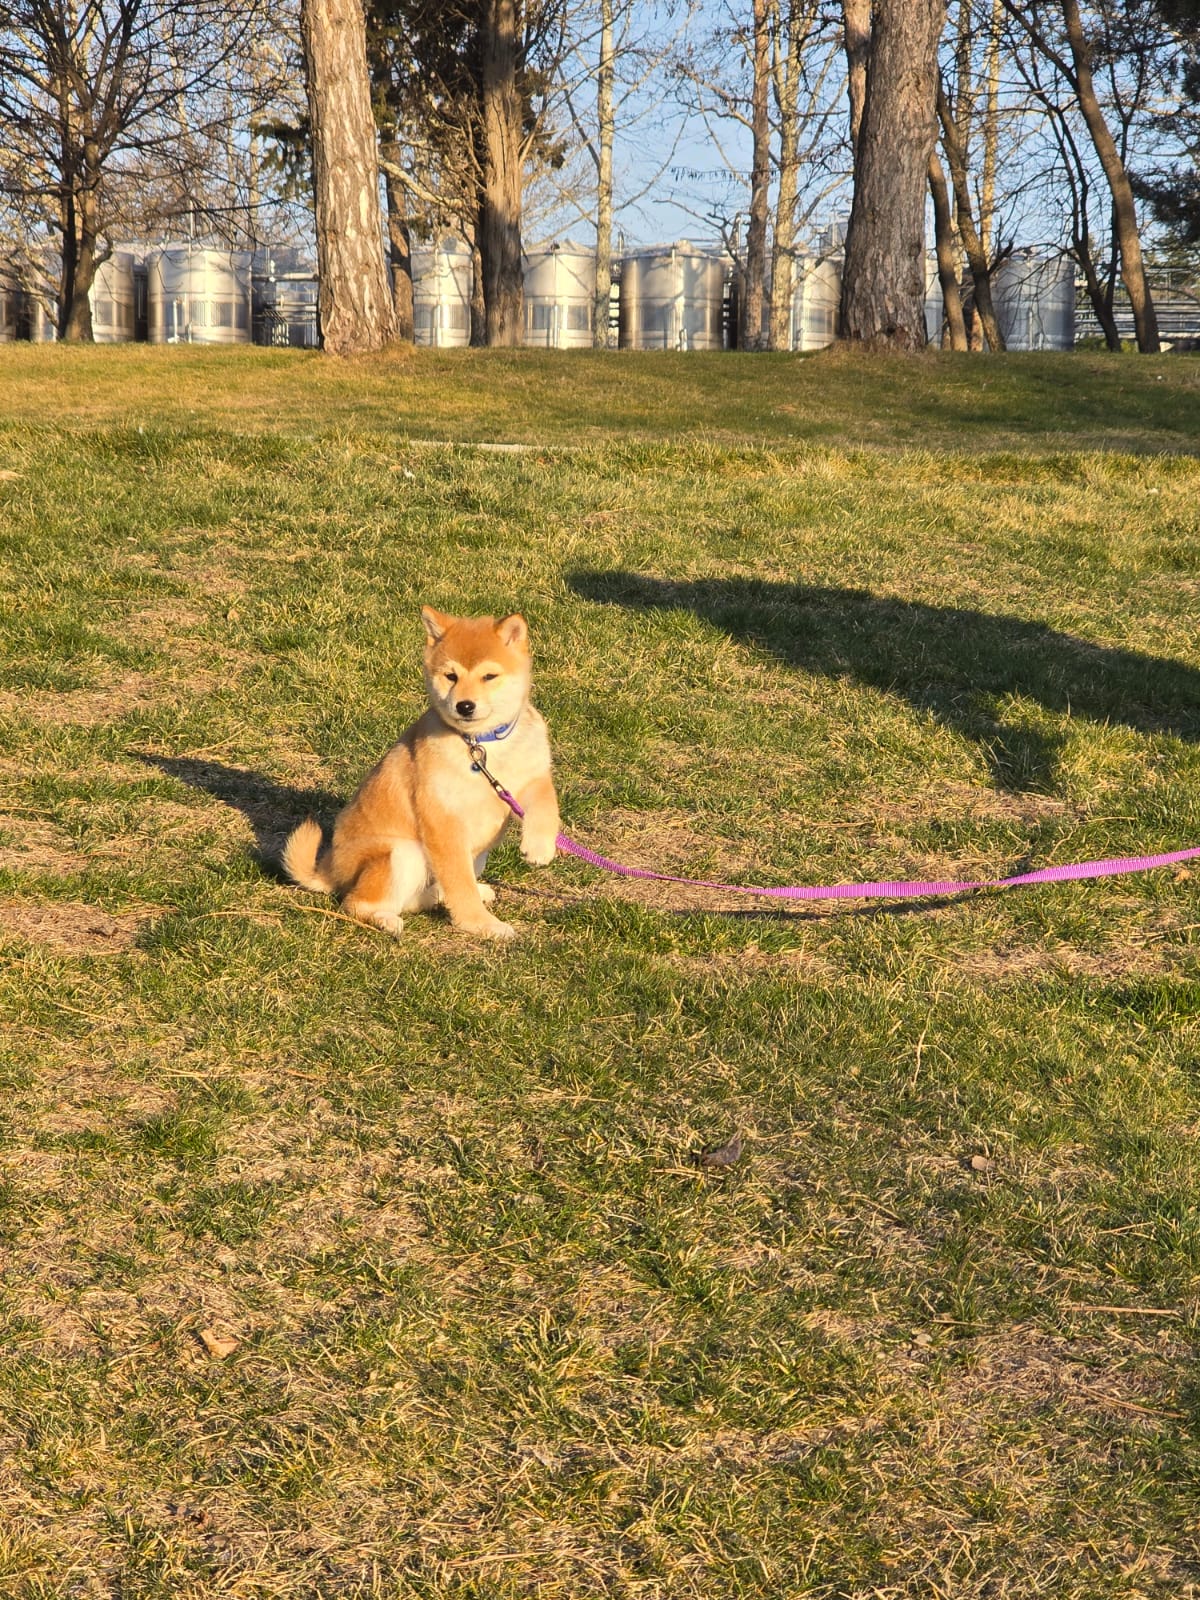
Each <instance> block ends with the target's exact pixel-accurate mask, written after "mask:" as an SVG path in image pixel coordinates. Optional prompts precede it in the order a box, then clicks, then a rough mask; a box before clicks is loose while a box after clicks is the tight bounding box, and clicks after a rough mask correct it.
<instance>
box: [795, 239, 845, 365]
mask: <svg viewBox="0 0 1200 1600" xmlns="http://www.w3.org/2000/svg"><path fill="white" fill-rule="evenodd" d="M841 300H842V264H841V261H840V260H837V261H835V260H831V259H828V258H827V259H825V260H823V261H822V260H818V259H817V258H816V257H814V256H801V257H799V259H798V260H797V262H796V278H795V287H794V289H793V290H792V328H791V340H790V346H791V348H792V349H793V350H824V349H825V348H826V346H827V345H831V344H832V343H833V342H834V340H835V339H836V338H837V319H838V307H839V306H840V304H841Z"/></svg>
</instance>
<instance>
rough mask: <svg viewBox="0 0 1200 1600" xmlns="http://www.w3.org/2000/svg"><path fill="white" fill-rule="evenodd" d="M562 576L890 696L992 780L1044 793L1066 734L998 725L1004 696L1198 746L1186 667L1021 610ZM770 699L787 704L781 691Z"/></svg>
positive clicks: (697, 582) (602, 595) (850, 592)
mask: <svg viewBox="0 0 1200 1600" xmlns="http://www.w3.org/2000/svg"><path fill="white" fill-rule="evenodd" d="M569 582H570V585H571V588H572V589H573V590H574V591H575V593H576V594H578V595H581V596H582V597H583V598H584V599H587V600H593V601H597V602H600V603H603V604H608V605H620V606H625V607H628V608H630V609H634V610H641V611H651V610H659V611H690V612H691V613H692V614H693V615H694V616H697V617H699V618H701V619H702V620H703V621H705V622H708V623H711V624H712V625H713V626H714V627H717V628H719V629H721V631H722V632H724V633H728V634H729V635H731V637H733V638H735V639H740V640H743V641H745V642H746V643H749V644H754V645H757V646H760V647H761V648H763V649H767V650H770V651H772V652H773V654H774V655H776V656H777V657H778V658H779V660H780V661H782V662H784V663H785V664H786V665H787V666H788V667H793V668H798V669H799V670H801V671H804V672H811V673H819V674H821V675H822V676H825V677H829V678H843V679H849V680H850V681H852V682H855V683H861V684H866V685H868V686H870V687H871V688H874V689H879V690H882V691H884V692H885V693H888V694H894V695H899V696H901V697H902V698H903V699H905V700H907V701H908V703H909V704H910V705H911V706H913V708H914V709H916V710H918V711H922V712H925V713H927V714H928V715H930V716H932V717H935V718H936V719H937V721H939V722H940V723H942V724H943V725H944V726H945V727H948V728H952V729H954V730H955V731H956V732H958V733H961V734H963V735H964V736H965V737H967V738H970V739H973V740H975V741H976V742H977V743H978V744H979V745H980V746H981V748H982V750H983V752H984V754H985V755H986V758H987V760H988V764H989V766H990V767H991V771H992V776H993V780H994V782H995V784H996V786H997V787H998V788H1000V789H1005V790H1009V791H1012V792H1020V791H1028V790H1041V791H1045V790H1048V789H1052V788H1053V786H1054V781H1055V776H1056V769H1057V765H1058V758H1059V753H1060V751H1061V748H1062V745H1063V742H1064V735H1063V733H1062V732H1061V731H1059V730H1055V729H1047V728H1043V727H1038V726H1035V725H1030V724H1022V723H1020V722H1017V721H1011V720H1010V721H1006V720H1005V719H1004V717H1003V713H1002V706H1001V704H1000V703H1001V702H1002V701H1003V700H1004V699H1006V698H1007V697H1009V696H1018V697H1021V698H1024V699H1029V700H1032V701H1034V702H1036V703H1037V704H1038V705H1040V706H1042V707H1044V708H1045V709H1046V710H1048V711H1053V712H1058V713H1066V714H1067V715H1069V716H1072V717H1085V718H1087V719H1088V720H1089V721H1092V722H1098V723H1112V724H1117V725H1120V726H1123V727H1127V728H1131V729H1133V730H1134V731H1135V732H1138V733H1166V734H1173V735H1175V736H1177V737H1178V738H1181V739H1185V740H1188V741H1189V742H1191V743H1197V742H1200V671H1197V669H1196V668H1194V667H1190V666H1187V665H1185V664H1183V663H1182V662H1178V661H1170V660H1167V659H1164V658H1162V657H1159V656H1151V655H1144V654H1142V653H1141V652H1139V651H1135V650H1123V649H1114V648H1111V647H1108V646H1101V645H1094V644H1090V643H1089V642H1088V641H1087V640H1084V639H1077V638H1074V637H1073V636H1072V635H1071V634H1067V633H1060V632H1058V631H1057V630H1056V629H1054V628H1050V627H1047V626H1046V625H1045V624H1044V623H1040V622H1028V621H1026V620H1025V619H1024V618H1021V617H1011V616H997V615H993V614H991V613H989V612H985V611H976V610H971V609H966V608H959V607H952V606H933V605H926V604H924V603H923V602H919V601H912V600H898V599H894V598H892V597H890V596H887V595H877V594H872V593H871V592H870V590H867V589H838V588H830V587H818V586H806V585H803V584H792V583H779V582H767V581H763V580H759V579H751V578H720V579H717V578H699V579H693V580H688V581H675V580H673V579H668V578H652V577H645V576H643V575H642V574H639V573H632V572H620V571H617V572H577V573H574V574H572V575H571V577H570V579H569ZM780 700H781V706H782V707H786V702H787V693H786V691H784V692H781V696H780Z"/></svg>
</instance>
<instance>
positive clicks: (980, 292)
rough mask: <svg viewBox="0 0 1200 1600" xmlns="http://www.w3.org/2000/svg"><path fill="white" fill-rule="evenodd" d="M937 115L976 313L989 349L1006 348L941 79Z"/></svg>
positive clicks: (963, 158)
mask: <svg viewBox="0 0 1200 1600" xmlns="http://www.w3.org/2000/svg"><path fill="white" fill-rule="evenodd" d="M937 111H938V119H939V121H940V122H941V125H942V144H943V145H944V147H945V150H946V159H947V161H949V163H950V181H951V183H953V185H954V200H955V206H956V210H957V213H958V215H957V222H958V233H959V237H960V238H961V239H962V242H963V249H964V250H965V251H966V255H967V264H968V266H969V267H970V268H971V287H972V293H973V296H974V300H975V315H976V317H977V319H978V321H979V324H980V326H981V327H982V329H983V337H984V338H985V339H986V340H987V345H988V349H989V350H995V351H1001V350H1003V349H1004V335H1003V334H1002V333H1001V332H1000V322H999V319H998V318H997V316H996V307H995V304H994V302H993V300H992V267H991V262H990V261H989V260H988V257H987V251H986V250H985V249H984V248H983V242H982V240H981V239H980V237H979V232H978V229H977V228H976V227H975V212H974V208H973V206H972V202H971V185H970V182H969V180H968V174H967V157H966V152H965V151H964V150H963V147H962V144H961V142H960V136H959V131H958V124H957V122H956V121H955V120H954V117H953V115H952V114H951V111H950V103H949V101H948V100H947V99H946V93H945V90H944V89H943V88H942V85H941V82H940V81H939V83H938V89H937Z"/></svg>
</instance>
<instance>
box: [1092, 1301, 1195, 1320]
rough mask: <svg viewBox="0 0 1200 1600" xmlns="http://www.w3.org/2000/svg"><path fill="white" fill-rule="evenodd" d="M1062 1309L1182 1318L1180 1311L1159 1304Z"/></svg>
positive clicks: (1132, 1315)
mask: <svg viewBox="0 0 1200 1600" xmlns="http://www.w3.org/2000/svg"><path fill="white" fill-rule="evenodd" d="M1063 1310H1064V1311H1082V1312H1088V1313H1092V1314H1094V1315H1097V1316H1098V1315H1100V1314H1101V1313H1103V1314H1106V1315H1115V1316H1120V1317H1176V1318H1182V1316H1183V1312H1182V1311H1172V1310H1171V1309H1170V1308H1165V1309H1164V1308H1162V1307H1159V1306H1077V1305H1070V1304H1068V1305H1065V1306H1064V1307H1063Z"/></svg>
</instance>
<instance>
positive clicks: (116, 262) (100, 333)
mask: <svg viewBox="0 0 1200 1600" xmlns="http://www.w3.org/2000/svg"><path fill="white" fill-rule="evenodd" d="M88 298H89V300H90V301H91V306H92V338H93V339H94V340H95V341H96V343H97V344H127V343H129V342H130V341H132V340H133V338H134V337H135V335H136V331H137V317H136V311H135V306H136V293H135V289H134V257H133V252H132V250H114V251H113V253H112V255H110V256H109V258H108V260H107V261H105V262H102V263H101V265H100V266H99V267H98V268H97V270H96V276H95V278H94V279H93V280H92V287H91V289H90V291H89V294H88Z"/></svg>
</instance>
